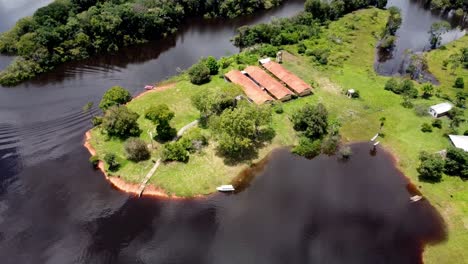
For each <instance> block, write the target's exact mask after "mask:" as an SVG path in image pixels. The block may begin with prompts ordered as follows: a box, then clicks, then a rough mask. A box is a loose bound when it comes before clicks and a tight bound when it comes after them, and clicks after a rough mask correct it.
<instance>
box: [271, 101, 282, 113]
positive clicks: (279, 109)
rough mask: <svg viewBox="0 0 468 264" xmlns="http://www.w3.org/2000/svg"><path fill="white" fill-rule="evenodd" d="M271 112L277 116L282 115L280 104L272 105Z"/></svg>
mask: <svg viewBox="0 0 468 264" xmlns="http://www.w3.org/2000/svg"><path fill="white" fill-rule="evenodd" d="M273 111H275V113H277V114H282V113H284V109H283V104H281V103H276V104H274V105H273Z"/></svg>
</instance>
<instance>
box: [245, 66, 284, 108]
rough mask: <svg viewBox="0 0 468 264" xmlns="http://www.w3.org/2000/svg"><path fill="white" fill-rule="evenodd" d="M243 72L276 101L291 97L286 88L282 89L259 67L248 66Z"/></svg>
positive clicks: (277, 82) (282, 87)
mask: <svg viewBox="0 0 468 264" xmlns="http://www.w3.org/2000/svg"><path fill="white" fill-rule="evenodd" d="M245 72H246V73H247V74H248V75H249V76H250V77H252V78H253V79H254V80H255V81H256V82H257V83H259V84H260V85H261V86H263V87H264V88H265V89H267V91H268V92H270V93H271V94H272V95H273V96H274V97H275V98H276V99H278V100H282V99H284V98H290V97H291V95H293V93H292V92H291V91H290V90H289V89H288V88H286V87H284V86H283V85H282V84H281V83H280V82H279V81H277V80H276V79H274V78H273V77H271V76H270V75H269V74H268V73H266V72H265V71H264V70H262V69H261V68H260V67H257V66H249V67H247V68H246V69H245Z"/></svg>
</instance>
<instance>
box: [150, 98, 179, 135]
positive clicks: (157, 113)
mask: <svg viewBox="0 0 468 264" xmlns="http://www.w3.org/2000/svg"><path fill="white" fill-rule="evenodd" d="M174 116H175V113H174V112H173V111H171V110H170V109H169V107H168V106H167V105H166V104H160V105H155V106H152V107H150V108H149V109H148V110H146V113H145V118H146V119H149V120H151V121H152V122H153V123H154V124H155V125H156V135H155V138H156V139H158V140H161V141H166V140H170V139H172V138H173V137H175V135H176V133H177V131H176V130H175V129H174V128H172V127H171V125H170V122H171V120H172V119H173V118H174Z"/></svg>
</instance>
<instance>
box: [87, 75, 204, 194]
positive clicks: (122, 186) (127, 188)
mask: <svg viewBox="0 0 468 264" xmlns="http://www.w3.org/2000/svg"><path fill="white" fill-rule="evenodd" d="M174 86H175V83H170V84H167V85H163V86H161V87H157V88H156V89H153V90H148V91H144V92H142V93H140V94H139V95H137V96H136V97H134V98H133V99H132V100H135V99H137V98H140V97H142V96H144V95H146V94H148V93H153V92H159V91H164V90H167V89H170V88H173V87H174ZM83 146H84V147H85V148H86V149H87V150H88V152H89V153H90V154H91V155H92V156H94V155H96V150H95V149H94V148H93V147H92V146H91V130H88V131H87V132H86V134H85V142H84V144H83ZM104 166H105V164H104V162H103V161H101V160H100V161H99V164H98V166H97V168H98V169H99V170H100V171H101V172H102V174H103V175H104V177H105V178H106V180H107V181H108V182H109V183H110V184H111V185H112V186H113V187H114V188H116V189H118V190H120V191H123V192H126V193H129V194H132V195H136V196H138V195H139V193H138V189H139V187H140V185H139V184H136V183H129V182H127V181H125V180H124V179H122V178H121V177H120V176H112V177H111V176H109V174H107V172H106V170H105V167H104ZM142 196H152V197H157V198H166V199H172V200H183V199H191V198H203V197H206V196H208V195H206V196H204V195H196V196H192V197H179V196H176V195H169V194H167V192H166V191H164V190H163V189H161V188H157V187H155V186H153V185H150V184H149V185H147V186H146V188H145V190H144V191H143V193H142Z"/></svg>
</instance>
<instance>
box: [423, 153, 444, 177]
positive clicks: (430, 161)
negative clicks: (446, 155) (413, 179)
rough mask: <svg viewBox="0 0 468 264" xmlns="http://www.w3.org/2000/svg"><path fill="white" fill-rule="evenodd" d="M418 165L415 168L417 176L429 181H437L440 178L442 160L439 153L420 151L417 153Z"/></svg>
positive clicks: (442, 165) (442, 166)
mask: <svg viewBox="0 0 468 264" xmlns="http://www.w3.org/2000/svg"><path fill="white" fill-rule="evenodd" d="M419 160H420V162H421V163H420V165H419V167H418V168H417V171H418V173H419V177H420V178H421V179H422V180H425V181H430V182H439V181H440V180H441V179H442V171H443V169H444V160H443V159H442V157H441V156H440V155H439V154H429V153H427V152H421V153H420V154H419Z"/></svg>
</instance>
